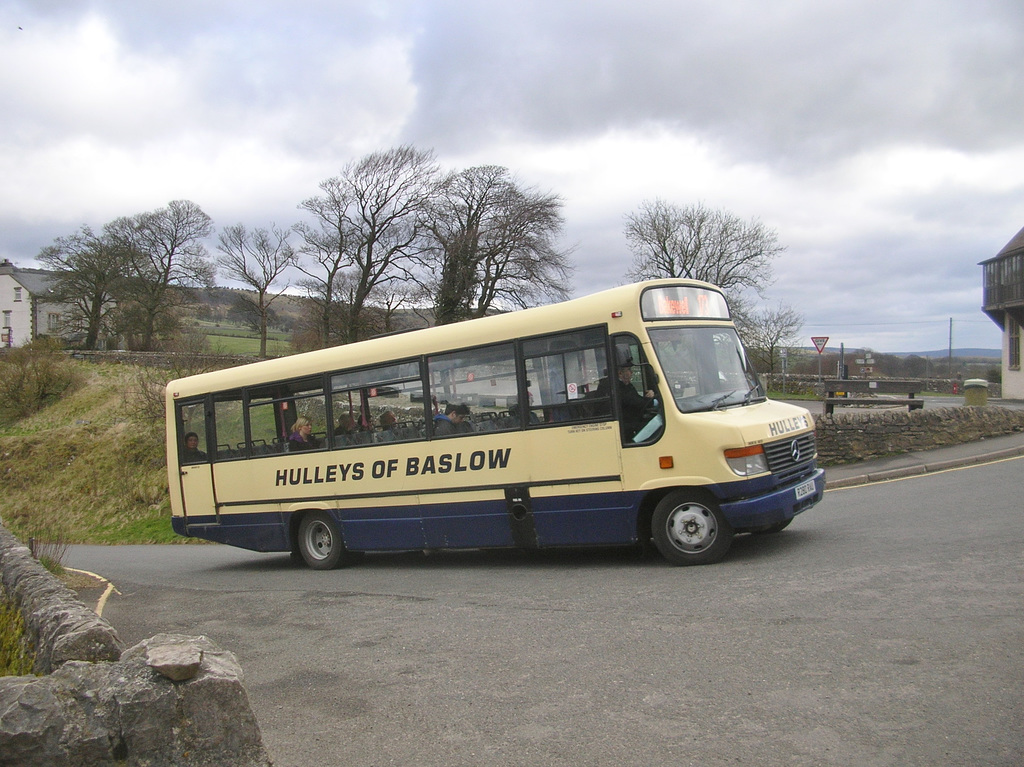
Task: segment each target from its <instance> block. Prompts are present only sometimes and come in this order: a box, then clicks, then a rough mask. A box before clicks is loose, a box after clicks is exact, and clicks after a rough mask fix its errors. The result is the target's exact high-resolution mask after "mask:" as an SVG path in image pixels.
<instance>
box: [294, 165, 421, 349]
mask: <svg viewBox="0 0 1024 767" xmlns="http://www.w3.org/2000/svg"><path fill="white" fill-rule="evenodd" d="M436 175H437V164H436V163H435V161H434V157H433V153H432V152H424V151H420V150H417V149H414V148H413V147H410V146H402V147H398V148H395V149H390V150H387V151H383V152H374V153H372V154H369V155H367V156H366V157H364V158H362V159H360V160H358V161H356V162H353V163H351V164H349V165H347V166H346V167H345V168H344V169H342V172H341V174H340V175H339V176H336V177H334V178H330V179H327V180H326V181H324V182H322V183H321V184H320V189H321V191H322V192H323V194H322V195H320V196H317V197H312V198H310V199H308V200H305V201H304V202H302V203H301V204H300V205H299V208H300V209H302V210H305V211H307V212H308V213H310V214H312V215H313V218H314V224H313V225H309V224H300V225H298V226H297V227H296V231H297V232H298V233H299V234H300V236H301V237H302V238H303V245H302V246H301V247H300V248H299V250H300V252H301V253H302V254H304V255H306V256H309V257H310V258H311V260H312V262H313V263H312V264H310V265H308V266H307V265H306V264H300V267H299V268H300V269H301V270H302V272H303V273H304V274H306V275H307V279H306V280H304V281H303V282H302V283H301V284H302V285H303V287H305V289H306V291H307V294H308V295H309V296H310V298H311V299H312V300H313V301H314V304H315V305H316V307H317V311H318V313H319V315H320V317H321V333H322V337H321V341H322V343H323V344H324V345H326V344H329V343H331V342H332V341H333V337H334V336H335V335H337V338H338V340H339V341H340V342H342V343H350V342H352V341H357V340H359V339H360V338H363V337H365V336H366V335H368V334H369V333H370V332H372V327H371V325H372V323H368V322H367V321H366V320H367V317H366V309H367V308H368V307H371V306H373V303H374V298H375V295H378V294H380V293H381V292H389V294H391V295H394V294H395V291H393V290H390V291H389V287H390V286H391V284H392V283H394V282H396V281H400V280H402V279H404V278H406V277H407V276H408V268H409V266H410V263H409V262H410V259H411V258H412V256H413V255H414V254H415V252H416V250H417V248H418V243H419V240H420V230H421V227H422V225H423V212H424V210H425V207H426V204H427V201H428V199H429V196H430V194H431V190H432V188H433V185H434V183H435V178H436ZM337 304H340V308H341V312H342V318H343V319H342V326H341V327H340V328H335V327H334V325H333V323H334V320H333V318H334V317H335V310H336V308H337V307H336V305H337Z"/></svg>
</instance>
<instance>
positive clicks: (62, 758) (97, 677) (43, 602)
mask: <svg viewBox="0 0 1024 767" xmlns="http://www.w3.org/2000/svg"><path fill="white" fill-rule="evenodd" d="M0 571H2V583H3V595H4V596H5V597H6V598H7V599H9V600H11V601H13V602H14V604H15V605H16V606H17V607H18V609H19V610H20V611H21V613H22V615H23V617H24V618H25V622H26V628H27V633H28V635H29V639H30V641H31V642H32V644H33V646H34V648H35V650H36V662H35V671H36V673H37V674H38V676H17V677H0V767H83V766H84V765H89V766H90V767H108V766H109V767H115V766H116V767H171V766H172V765H175V766H176V767H214V766H216V767H270V760H269V758H268V757H267V754H266V751H265V750H264V748H263V742H262V737H261V734H260V729H259V725H258V723H257V721H256V717H255V715H254V714H253V712H252V709H251V708H250V706H249V699H248V695H247V694H246V691H245V688H244V686H243V679H242V669H241V667H240V666H239V665H238V662H237V660H236V659H235V656H234V655H232V654H231V653H230V652H227V651H225V650H222V649H221V648H220V647H218V646H217V645H215V644H214V643H213V642H211V641H210V640H209V639H208V638H206V637H190V636H182V635H177V634H160V635H157V636H155V637H152V638H150V639H147V640H145V641H143V642H140V643H139V644H137V645H135V646H134V647H131V648H129V649H127V650H124V651H123V652H122V643H121V641H120V639H119V638H118V636H117V632H116V631H115V630H114V628H113V627H112V626H111V625H110V624H109V623H107V622H106V621H105V620H103V619H102V618H100V617H99V616H98V615H96V613H94V612H93V611H92V610H90V609H89V608H88V607H86V606H85V605H84V604H83V603H82V602H81V601H80V600H79V599H78V597H77V596H76V595H75V594H74V593H73V592H72V591H70V590H69V589H67V588H66V587H64V586H63V585H62V584H61V583H60V582H59V581H58V580H57V579H56V578H54V577H53V576H52V575H51V574H50V573H49V572H48V571H47V570H46V569H45V568H43V567H42V566H41V565H40V564H39V563H38V562H36V561H35V559H33V558H32V555H31V553H30V552H29V550H28V548H27V547H26V546H24V545H22V544H21V543H20V541H18V539H17V538H15V537H14V536H13V535H11V534H10V532H8V531H7V530H6V529H5V528H4V527H3V526H2V525H0Z"/></svg>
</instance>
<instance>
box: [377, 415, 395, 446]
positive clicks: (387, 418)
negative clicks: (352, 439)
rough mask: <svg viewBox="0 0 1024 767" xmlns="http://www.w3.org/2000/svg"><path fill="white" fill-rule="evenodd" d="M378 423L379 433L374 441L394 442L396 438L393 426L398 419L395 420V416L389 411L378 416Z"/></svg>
mask: <svg viewBox="0 0 1024 767" xmlns="http://www.w3.org/2000/svg"><path fill="white" fill-rule="evenodd" d="M378 421H379V423H380V431H379V432H377V434H376V437H375V438H376V441H377V442H394V441H395V439H396V438H397V437H396V435H395V424H397V423H398V419H397V418H395V414H394V413H392V412H391V411H390V410H386V411H384V412H383V413H381V414H380V418H379V419H378Z"/></svg>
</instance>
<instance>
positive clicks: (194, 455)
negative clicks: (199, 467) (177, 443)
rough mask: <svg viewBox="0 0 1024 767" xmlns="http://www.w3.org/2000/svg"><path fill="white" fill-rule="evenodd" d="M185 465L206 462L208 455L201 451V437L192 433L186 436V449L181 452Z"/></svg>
mask: <svg viewBox="0 0 1024 767" xmlns="http://www.w3.org/2000/svg"><path fill="white" fill-rule="evenodd" d="M181 460H182V461H183V462H184V463H199V462H200V461H205V460H206V453H204V452H203V451H202V450H200V449H199V435H198V434H196V433H195V432H194V431H190V432H189V433H188V434H186V435H185V449H184V450H182V451H181Z"/></svg>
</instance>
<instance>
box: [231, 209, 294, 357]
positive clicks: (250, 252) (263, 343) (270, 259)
mask: <svg viewBox="0 0 1024 767" xmlns="http://www.w3.org/2000/svg"><path fill="white" fill-rule="evenodd" d="M288 235H289V233H288V232H287V231H281V230H280V229H278V228H277V227H274V226H271V228H270V230H269V231H268V230H267V229H254V230H253V231H252V232H249V231H248V230H247V229H246V228H245V226H243V225H242V224H236V225H235V226H229V227H227V228H225V229H224V230H223V231H221V233H220V236H219V238H218V239H219V244H218V245H217V249H218V250H219V251H220V252H221V256H220V258H218V260H217V263H218V265H219V266H220V268H221V271H222V273H223V274H224V275H225V276H226V277H229V278H233V279H236V280H238V281H240V282H242V283H244V284H245V285H247V286H248V287H250V288H252V290H253V291H254V292H255V293H256V299H255V301H254V300H252V299H250V298H249V297H248V296H242V300H243V301H245V302H246V303H247V304H250V305H251V310H252V312H253V313H254V314H255V316H256V318H257V322H258V325H259V334H260V356H261V357H266V356H267V317H268V316H269V314H270V305H271V304H272V303H274V301H275V300H276V299H277V298H278V297H280V296H281V294H282V293H284V291H285V290H286V289H287V287H288V286H287V285H285V286H284V287H283V288H282V289H281V290H280V291H278V292H277V293H271V288H272V287H273V286H274V284H275V283H276V282H277V281H278V279H279V278H280V277H281V275H282V274H283V273H284V271H285V269H287V268H288V267H289V266H292V265H293V264H294V263H295V251H294V250H293V249H292V246H291V245H289V244H288Z"/></svg>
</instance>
